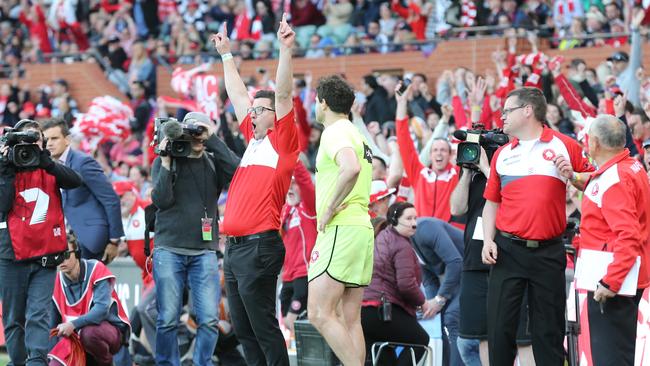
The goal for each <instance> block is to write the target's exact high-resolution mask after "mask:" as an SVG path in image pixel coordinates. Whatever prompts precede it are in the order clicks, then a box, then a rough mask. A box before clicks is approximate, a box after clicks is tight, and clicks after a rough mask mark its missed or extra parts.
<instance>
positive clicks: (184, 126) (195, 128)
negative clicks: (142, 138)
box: [153, 117, 206, 158]
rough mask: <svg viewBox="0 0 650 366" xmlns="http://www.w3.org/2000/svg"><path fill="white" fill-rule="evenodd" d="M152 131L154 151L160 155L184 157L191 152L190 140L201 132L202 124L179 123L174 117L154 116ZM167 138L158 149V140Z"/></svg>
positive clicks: (203, 128) (203, 130)
mask: <svg viewBox="0 0 650 366" xmlns="http://www.w3.org/2000/svg"><path fill="white" fill-rule="evenodd" d="M154 126H155V131H154V141H153V142H154V146H155V149H154V151H155V152H156V154H158V155H160V156H171V157H173V158H186V157H188V156H190V154H191V153H192V140H193V139H194V138H195V137H197V136H200V135H201V134H203V133H204V132H205V131H206V129H205V127H203V126H200V125H197V124H191V123H180V122H178V120H177V119H176V118H171V117H169V118H156V119H155V125H154ZM165 137H166V138H167V140H168V142H167V145H166V146H165V149H164V150H160V148H159V146H160V142H161V141H162V140H163V139H164V138H165Z"/></svg>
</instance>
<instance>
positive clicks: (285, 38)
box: [278, 13, 296, 48]
mask: <svg viewBox="0 0 650 366" xmlns="http://www.w3.org/2000/svg"><path fill="white" fill-rule="evenodd" d="M278 41H280V44H281V45H282V46H283V47H285V48H292V47H293V44H294V43H295V41H296V32H294V31H293V29H291V26H289V23H287V13H283V14H282V21H280V27H279V28H278Z"/></svg>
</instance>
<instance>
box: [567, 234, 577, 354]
mask: <svg viewBox="0 0 650 366" xmlns="http://www.w3.org/2000/svg"><path fill="white" fill-rule="evenodd" d="M564 249H565V251H566V253H567V254H569V255H571V256H572V257H573V259H574V263H575V260H576V249H575V248H574V247H573V246H572V245H571V243H570V242H569V243H565V244H564ZM572 282H573V276H571V280H570V281H569V278H568V277H567V284H568V291H567V292H569V291H571V283H572ZM569 299H571V296H569V298H568V299H567V305H568V301H569ZM573 300H574V303H575V304H574V308H573V310H574V312H573V313H569V312H570V309H569V306H567V307H566V315H565V318H566V329H565V332H566V333H565V334H566V336H567V361H568V364H569V366H578V365H580V348H579V346H578V337H579V335H580V299H579V297H578V289H577V288H576V287H575V286H574V287H573Z"/></svg>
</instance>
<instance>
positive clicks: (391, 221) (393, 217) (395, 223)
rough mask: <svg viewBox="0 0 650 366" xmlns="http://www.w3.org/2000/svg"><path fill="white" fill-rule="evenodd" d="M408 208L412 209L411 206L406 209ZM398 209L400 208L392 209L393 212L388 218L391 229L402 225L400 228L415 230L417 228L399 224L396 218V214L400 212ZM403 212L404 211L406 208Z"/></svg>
mask: <svg viewBox="0 0 650 366" xmlns="http://www.w3.org/2000/svg"><path fill="white" fill-rule="evenodd" d="M410 207H412V206H409V207H407V208H410ZM399 208H400V207H399V206H397V207H393V210H392V211H393V212H391V214H390V216H389V217H388V223H389V224H391V225H392V226H393V227H395V226H400V225H402V226H405V227H410V228H412V229H416V228H417V226H416V225H410V226H409V225H407V224H403V223H401V222H399V220H398V217H397V216H398V213H399V211H400V210H399ZM404 210H406V208H405V209H404ZM404 210H401V211H402V212H404Z"/></svg>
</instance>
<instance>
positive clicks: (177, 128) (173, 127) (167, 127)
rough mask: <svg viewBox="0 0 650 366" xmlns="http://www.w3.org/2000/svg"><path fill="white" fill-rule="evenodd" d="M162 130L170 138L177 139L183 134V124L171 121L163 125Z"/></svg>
mask: <svg viewBox="0 0 650 366" xmlns="http://www.w3.org/2000/svg"><path fill="white" fill-rule="evenodd" d="M162 131H163V134H164V135H165V136H167V138H168V139H170V140H176V139H178V138H180V137H181V136H183V126H181V124H180V123H178V122H176V121H169V122H167V123H165V124H163V125H162Z"/></svg>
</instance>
